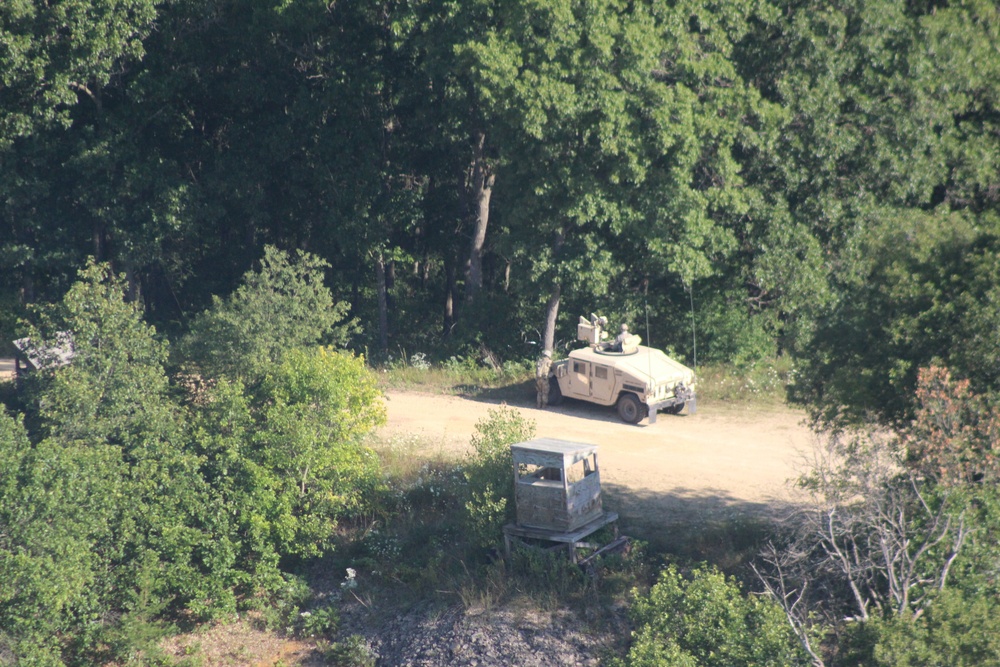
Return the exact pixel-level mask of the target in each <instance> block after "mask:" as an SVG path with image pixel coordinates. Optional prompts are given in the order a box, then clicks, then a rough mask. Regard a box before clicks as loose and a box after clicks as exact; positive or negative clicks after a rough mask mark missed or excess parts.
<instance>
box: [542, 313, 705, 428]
mask: <svg viewBox="0 0 1000 667" xmlns="http://www.w3.org/2000/svg"><path fill="white" fill-rule="evenodd" d="M606 324H607V320H606V319H605V318H603V317H598V316H596V315H591V317H590V319H589V320H588V319H586V318H584V317H581V318H580V322H579V324H578V325H577V338H578V339H579V340H584V341H587V343H588V346H587V347H585V348H582V349H579V350H573V351H572V352H570V353H569V358H568V359H562V360H560V361H557V362H555V363H554V364H552V368H551V370H550V373H549V382H550V383H551V386H550V390H549V403H552V404H558V402H559V401H560V400H561V399H562V398H563V397H567V398H575V399H579V400H582V401H589V402H591V403H597V404H598V405H607V406H611V405H614V406H616V407H617V409H618V416H619V417H621V418H622V420H624V421H626V422H628V423H630V424H636V423H638V422H639V421H641V420H642V419H643V418H644V417H646V416H648V417H649V423H650V424H653V423H655V422H656V413H657V412H659V411H660V410H662V411H664V412H667V413H670V414H678V413H679V412H681V410H683V409H684V406H685V405H686V406H687V408H688V413H689V414H694V412H695V410H696V405H697V403H696V397H695V376H694V371H692V370H691V369H690V368H688V367H687V366H685V365H684V364H682V363H680V362H678V361H675V360H674V359H671V358H670V357H668V356H667V355H666V354H664V353H663V352H661V351H660V350H656V349H652V348H649V347H646V346H644V345H641V344H640V343H641V342H642V339H641V338H640V337H639V336H635V335H630V334H628V333H627V332H626V331H623V332H622V334H621V335H620V336H618V338H616V339H615V342H608V341H606V340H605V338H606V337H607V334H606V333H605V332H604V330H603V328H604V326H606Z"/></svg>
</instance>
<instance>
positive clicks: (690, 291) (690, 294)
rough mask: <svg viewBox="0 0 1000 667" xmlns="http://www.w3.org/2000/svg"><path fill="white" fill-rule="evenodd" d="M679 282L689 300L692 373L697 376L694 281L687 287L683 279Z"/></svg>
mask: <svg viewBox="0 0 1000 667" xmlns="http://www.w3.org/2000/svg"><path fill="white" fill-rule="evenodd" d="M681 281H682V282H683V283H684V287H685V289H687V293H688V298H689V299H690V300H691V349H692V350H693V352H694V373H695V375H697V374H698V338H697V337H696V336H695V331H694V281H693V280H692V281H691V284H690V285H688V284H687V281H685V280H684V279H683V278H682V279H681Z"/></svg>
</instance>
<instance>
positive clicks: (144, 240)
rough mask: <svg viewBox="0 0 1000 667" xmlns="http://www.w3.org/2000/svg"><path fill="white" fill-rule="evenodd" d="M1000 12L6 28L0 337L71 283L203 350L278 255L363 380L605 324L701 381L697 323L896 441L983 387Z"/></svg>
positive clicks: (787, 5)
mask: <svg viewBox="0 0 1000 667" xmlns="http://www.w3.org/2000/svg"><path fill="white" fill-rule="evenodd" d="M997 12H998V10H997V7H996V5H995V3H993V2H989V1H988V0H962V1H959V2H948V3H943V2H942V3H937V2H911V1H906V0H844V1H840V2H834V3H829V2H823V3H817V2H812V1H810V0H776V1H766V0H753V1H751V0H721V1H720V2H712V3H702V2H691V1H689V0H673V1H663V0H645V1H643V2H624V1H619V0H615V1H612V2H608V1H606V0H601V1H596V0H544V1H539V0H533V1H531V2H513V3H507V2H504V3H501V2H493V1H490V0H473V1H470V2H461V3H454V2H444V1H442V0H419V1H417V2H406V3H396V2H386V1H384V0H379V1H371V0H363V1H361V2H334V3H330V4H323V3H319V4H317V3H311V2H299V1H292V2H284V3H279V4H274V3H262V2H258V1H257V0H232V1H231V2H225V3H204V2H197V1H194V0H175V1H172V2H161V3H154V2H147V1H145V0H143V1H139V0H133V1H129V2H125V1H116V2H103V3H98V4H96V5H95V4H93V3H87V2H81V1H80V0H60V1H59V2H49V3H37V2H32V1H31V0H23V1H20V2H14V3H13V4H11V3H6V4H5V5H4V8H3V9H0V70H2V71H3V76H4V79H3V85H2V86H0V176H2V178H0V221H2V222H0V224H2V230H3V232H2V234H0V266H2V269H3V270H2V273H0V275H2V286H0V287H2V290H0V292H2V299H3V303H5V304H6V305H7V307H6V308H5V309H4V311H5V313H6V314H5V316H4V319H3V322H0V326H2V329H3V333H4V338H5V339H10V338H12V337H13V336H14V335H15V325H14V322H15V321H16V318H17V314H18V309H19V308H24V307H26V306H28V305H30V304H33V303H45V302H55V301H58V300H59V299H61V298H62V296H63V294H65V293H66V291H67V290H68V289H69V287H70V284H71V282H72V281H73V279H74V276H75V275H76V272H77V270H79V269H80V268H81V267H83V266H85V265H86V262H87V261H88V260H87V258H88V257H92V258H93V259H94V260H95V261H98V262H106V263H108V264H109V265H110V266H111V267H113V269H114V271H116V272H121V273H124V274H125V275H126V277H127V281H128V292H129V298H130V299H137V300H139V302H141V303H142V305H143V311H144V314H145V317H146V318H147V320H148V321H149V322H151V323H154V324H156V325H157V326H158V327H159V328H160V329H161V330H162V331H164V332H165V333H167V334H168V335H170V336H171V337H180V336H182V335H184V334H186V333H187V332H188V331H189V330H191V331H193V332H194V334H193V338H191V339H190V340H191V341H192V343H193V342H194V341H195V340H196V339H197V336H198V335H199V334H198V333H197V332H198V331H202V332H204V330H205V327H209V326H221V325H222V323H221V321H217V322H215V323H212V322H209V321H208V320H206V319H205V316H204V315H201V313H203V312H204V311H205V309H206V308H207V307H209V306H210V305H211V304H212V300H213V298H223V297H225V295H228V294H230V293H232V292H233V290H234V289H235V288H236V286H237V284H238V282H239V281H240V279H241V276H243V275H244V274H245V273H246V272H247V271H249V270H251V269H252V268H253V266H254V263H255V262H257V261H258V260H259V259H260V258H261V257H262V256H264V252H265V251H264V248H265V246H268V245H270V246H274V247H276V248H281V249H283V250H285V251H289V252H294V251H298V250H305V251H308V252H310V253H312V254H314V255H315V256H316V257H318V258H320V259H319V260H318V261H319V262H321V264H322V270H323V281H324V283H325V284H326V285H328V286H330V287H331V289H332V299H333V302H334V303H337V304H343V305H338V306H337V309H338V310H337V315H338V319H339V318H345V317H348V318H349V319H350V321H355V320H356V323H357V326H354V325H352V326H349V327H347V328H346V329H344V330H343V331H342V335H348V336H350V341H349V344H350V346H351V347H353V348H354V349H357V350H368V351H369V352H370V353H371V354H372V355H373V356H374V357H375V358H385V357H386V356H388V355H390V354H396V355H398V354H399V353H400V352H403V353H413V352H416V351H422V352H425V353H429V354H431V355H432V356H433V355H438V356H440V357H442V358H447V357H448V356H450V355H452V354H455V353H463V352H468V351H470V350H478V349H481V348H482V347H484V346H485V347H486V348H488V349H489V350H490V352H491V353H492V354H494V355H496V356H499V357H500V358H515V359H516V358H523V357H526V356H529V355H531V354H534V353H535V352H537V350H538V349H539V347H548V348H553V347H558V346H559V345H560V344H565V343H566V342H568V341H567V338H568V336H569V335H570V332H571V331H572V323H573V322H574V321H575V318H576V317H577V316H578V315H579V314H586V313H589V312H592V311H594V310H600V311H601V312H602V313H604V314H606V315H608V316H610V317H611V318H612V319H615V320H619V319H620V320H622V321H631V322H633V324H640V323H642V324H644V323H645V319H646V318H647V317H648V320H649V332H648V335H647V339H650V340H651V342H653V343H654V344H656V345H658V346H661V347H665V348H667V349H669V350H671V351H672V352H674V353H675V354H677V355H679V356H681V357H687V358H689V361H691V360H692V357H693V356H694V348H693V345H692V341H691V337H690V335H689V333H690V330H689V327H688V326H687V324H688V323H689V321H690V319H691V316H692V311H693V315H694V317H695V321H696V323H697V336H698V341H697V343H698V349H699V350H700V352H701V358H702V360H703V361H727V362H734V363H737V364H744V365H746V364H754V363H757V362H758V361H760V360H762V359H768V358H773V357H774V356H776V355H785V354H787V355H791V356H793V357H794V358H795V359H796V360H797V361H798V362H799V363H798V374H797V382H796V385H795V386H794V387H793V390H794V391H793V395H794V396H795V397H797V398H800V399H802V400H804V401H806V402H808V403H810V404H811V405H813V406H816V407H817V410H818V412H821V413H823V414H825V415H839V416H847V417H850V416H851V415H857V414H860V413H862V412H868V413H871V412H875V413H877V414H879V415H881V416H882V417H883V418H886V419H895V418H898V417H900V416H904V415H906V414H909V411H911V410H912V405H911V401H908V399H907V398H906V396H908V395H912V393H913V390H914V388H915V386H916V373H917V369H918V368H920V367H921V366H925V365H927V364H930V363H940V364H944V365H947V366H949V367H950V368H952V369H953V371H954V372H955V373H957V374H958V375H960V376H962V377H968V378H969V379H970V380H971V381H972V382H973V383H974V386H975V388H976V389H977V390H983V391H995V390H996V389H997V378H998V371H1000V369H998V367H997V358H998V355H1000V352H998V347H997V345H998V343H997V342H996V337H995V336H994V335H992V332H993V331H995V330H996V324H997V317H998V316H997V312H1000V309H998V308H997V294H996V287H995V286H996V284H997V280H996V277H997V276H996V273H997V265H998V264H997V243H996V239H997V234H998V224H1000V217H998V197H1000V195H998V193H1000V176H998V168H1000V167H998V165H1000V131H998V120H997V119H998V114H997V104H998V98H1000V88H998V86H1000V83H998V82H1000V71H998V70H1000V57H998V44H1000V35H998V31H1000V17H998V16H997ZM265 261H267V260H266V259H265ZM232 298H233V299H236V300H238V299H239V298H241V297H240V296H238V295H236V296H234V297H232ZM233 304H234V306H233V307H235V301H234V302H233ZM348 309H349V312H350V315H348ZM218 312H219V317H224V315H223V311H221V310H220V311H218ZM345 321H347V320H345Z"/></svg>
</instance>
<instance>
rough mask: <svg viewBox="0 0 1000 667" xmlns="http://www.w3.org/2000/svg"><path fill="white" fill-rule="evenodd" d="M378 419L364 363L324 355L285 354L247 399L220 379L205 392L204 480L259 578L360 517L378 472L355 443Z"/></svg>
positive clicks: (380, 410) (321, 351)
mask: <svg viewBox="0 0 1000 667" xmlns="http://www.w3.org/2000/svg"><path fill="white" fill-rule="evenodd" d="M384 420H385V406H384V403H383V402H382V400H381V393H380V391H379V390H378V388H377V385H376V381H375V377H374V375H372V374H371V372H369V371H368V369H367V368H366V367H365V365H364V360H363V359H362V358H360V357H355V356H353V355H351V354H350V353H344V352H335V351H331V350H328V349H326V348H318V349H314V350H304V349H296V350H291V351H288V352H287V353H286V354H285V355H284V357H283V361H282V362H281V363H279V364H278V365H277V366H275V367H274V368H273V369H272V372H271V374H270V375H268V377H267V378H265V380H264V381H263V382H262V383H261V384H260V385H259V387H258V388H257V389H256V391H255V392H254V393H253V394H249V395H248V394H246V393H245V392H244V389H243V387H242V385H240V384H238V383H236V384H230V383H228V382H225V381H220V382H219V384H218V385H217V387H216V388H215V389H214V390H212V391H211V392H210V393H209V395H208V396H207V398H206V405H205V410H204V412H203V416H202V421H201V422H200V424H199V434H200V435H199V438H198V440H199V443H200V451H201V453H202V456H203V457H204V460H205V463H204V466H205V471H206V476H207V478H208V479H209V480H211V482H212V484H213V487H214V488H215V489H217V490H218V491H219V492H220V493H221V495H222V501H223V503H224V507H225V508H226V509H227V510H228V512H229V513H231V515H232V516H234V518H235V521H236V523H237V525H238V526H239V530H238V534H239V535H242V537H241V538H240V542H241V543H242V548H243V550H244V558H246V559H247V562H248V564H254V566H255V567H259V568H261V572H260V574H262V575H265V579H266V578H267V577H271V576H273V568H274V566H275V565H276V562H277V559H278V558H279V557H281V556H287V555H292V554H299V555H315V554H318V553H319V552H320V551H321V550H322V549H323V548H324V547H325V546H327V545H328V542H329V539H330V537H331V535H332V532H333V527H334V525H335V521H336V520H337V519H338V518H339V517H343V516H351V515H354V514H357V513H358V512H361V511H362V508H363V507H364V503H365V501H366V499H368V498H369V497H370V494H371V493H372V492H373V490H374V489H375V487H376V486H377V485H378V484H379V480H380V475H379V473H378V462H377V459H376V458H375V456H374V454H373V453H372V452H371V451H369V450H368V449H367V448H366V447H365V446H364V445H363V444H362V442H361V436H363V435H365V434H366V433H368V432H369V431H371V430H372V429H374V428H375V427H376V426H378V425H380V424H381V423H383V422H384ZM268 573H271V574H268Z"/></svg>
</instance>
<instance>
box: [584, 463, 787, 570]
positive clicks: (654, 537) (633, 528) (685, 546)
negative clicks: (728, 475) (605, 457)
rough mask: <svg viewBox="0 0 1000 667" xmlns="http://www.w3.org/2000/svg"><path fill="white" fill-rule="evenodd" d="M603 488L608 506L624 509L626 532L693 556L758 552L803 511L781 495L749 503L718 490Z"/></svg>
mask: <svg viewBox="0 0 1000 667" xmlns="http://www.w3.org/2000/svg"><path fill="white" fill-rule="evenodd" d="M776 491H780V490H776ZM601 492H602V496H603V504H604V508H605V509H606V510H611V511H614V512H618V514H619V516H620V519H619V530H620V531H621V532H622V533H624V534H626V535H629V536H631V537H634V538H637V539H640V540H643V541H645V542H648V543H649V545H650V547H651V549H652V550H654V551H656V552H664V553H672V554H675V555H678V556H681V557H684V558H688V559H693V560H710V561H715V560H716V559H719V558H727V557H729V558H736V557H738V556H739V555H740V554H744V555H750V554H751V553H756V552H758V551H760V549H761V548H762V547H763V546H764V544H765V543H766V542H767V540H769V539H772V537H773V535H774V534H775V532H776V531H781V530H783V529H784V528H785V527H788V526H790V525H791V524H792V523H793V522H794V520H795V517H796V516H797V515H798V514H799V513H800V512H801V511H802V509H803V507H802V505H797V504H795V503H791V502H788V501H787V500H782V499H779V498H777V497H775V498H774V499H770V500H768V501H767V502H748V501H746V500H743V499H741V498H735V497H733V496H731V495H729V494H728V493H726V492H725V491H722V490H715V489H683V488H678V489H674V490H672V491H669V492H656V491H650V490H647V489H633V488H629V487H627V486H624V485H621V484H611V483H608V482H604V481H602V483H601ZM727 554H728V556H727Z"/></svg>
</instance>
